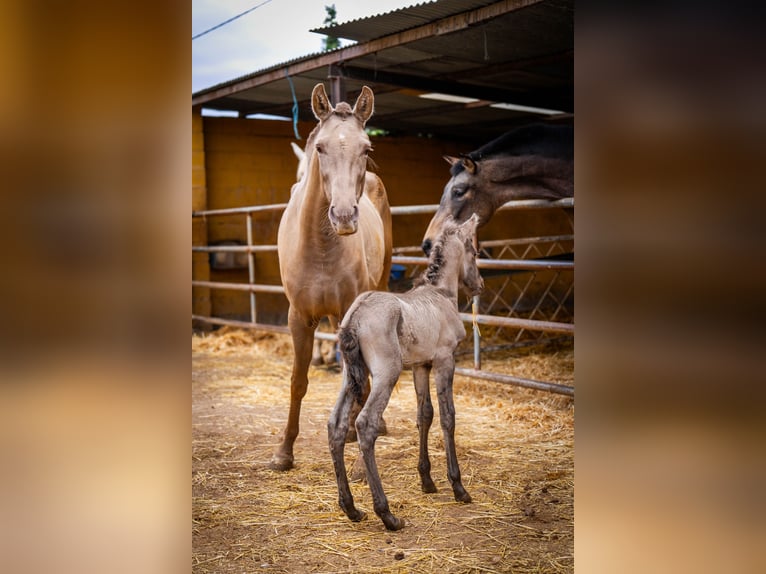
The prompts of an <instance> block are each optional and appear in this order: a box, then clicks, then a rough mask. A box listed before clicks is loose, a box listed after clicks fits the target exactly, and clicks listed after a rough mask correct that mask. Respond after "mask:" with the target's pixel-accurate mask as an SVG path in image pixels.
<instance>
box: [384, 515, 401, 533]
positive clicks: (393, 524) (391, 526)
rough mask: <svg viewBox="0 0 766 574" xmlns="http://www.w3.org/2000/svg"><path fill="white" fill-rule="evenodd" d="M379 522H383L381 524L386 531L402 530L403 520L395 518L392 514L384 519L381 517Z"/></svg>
mask: <svg viewBox="0 0 766 574" xmlns="http://www.w3.org/2000/svg"><path fill="white" fill-rule="evenodd" d="M381 520H383V524H385V525H386V528H387V529H388V530H401V529H402V528H404V518H397V517H396V516H394V515H393V514H390V515H389V516H387V517H385V518H382V517H381Z"/></svg>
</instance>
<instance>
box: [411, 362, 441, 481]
mask: <svg viewBox="0 0 766 574" xmlns="http://www.w3.org/2000/svg"><path fill="white" fill-rule="evenodd" d="M430 373H431V365H430V364H429V365H417V366H415V367H413V368H412V378H413V380H414V381H415V394H416V395H417V399H418V417H417V424H418V435H419V442H420V456H419V458H418V472H419V473H420V489H421V490H422V491H423V492H436V485H435V484H434V481H433V479H432V478H431V460H430V458H429V457H428V431H429V430H430V428H431V423H432V422H433V420H434V407H433V405H432V404H431V391H430V389H429V388H428V387H429V384H428V377H429V375H430Z"/></svg>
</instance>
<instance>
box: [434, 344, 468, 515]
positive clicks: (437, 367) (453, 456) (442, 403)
mask: <svg viewBox="0 0 766 574" xmlns="http://www.w3.org/2000/svg"><path fill="white" fill-rule="evenodd" d="M434 371H435V372H434V375H435V377H434V378H435V380H436V394H437V396H438V397H439V420H440V422H441V427H442V434H443V435H444V449H445V450H446V452H447V478H448V479H449V481H450V484H451V485H452V492H453V493H454V495H455V500H457V501H458V502H471V495H470V494H468V492H466V490H465V488H464V487H463V483H462V481H461V478H460V467H459V466H458V463H457V453H456V452H455V402H454V400H453V398H452V379H453V377H454V375H455V359H454V357H453V356H452V355H451V354H450V355H449V356H448V357H445V358H442V359H441V360H439V361H438V363H437V362H436V361H435V362H434Z"/></svg>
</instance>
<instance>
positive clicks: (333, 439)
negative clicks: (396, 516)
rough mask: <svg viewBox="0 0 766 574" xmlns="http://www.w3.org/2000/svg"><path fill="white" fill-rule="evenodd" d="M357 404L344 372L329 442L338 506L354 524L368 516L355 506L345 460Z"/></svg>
mask: <svg viewBox="0 0 766 574" xmlns="http://www.w3.org/2000/svg"><path fill="white" fill-rule="evenodd" d="M355 402H356V401H355V400H354V398H353V397H352V396H351V393H349V390H348V387H347V380H346V373H345V370H344V373H343V384H342V385H341V389H340V395H339V396H338V401H337V402H336V403H335V407H334V408H333V410H332V413H330V420H329V421H328V422H327V440H328V442H329V445H330V454H331V455H332V462H333V466H334V467H335V480H336V482H337V483H338V504H339V505H340V507H341V509H342V510H343V512H345V513H346V516H348V517H349V518H350V519H351V520H353V521H354V522H359V521H360V520H362V519H363V518H364V517H365V516H366V514H365V513H364V512H362V511H361V510H357V508H356V507H355V506H354V497H353V495H352V494H351V488H350V487H349V485H348V477H347V475H346V461H345V459H344V454H345V448H346V433H347V432H348V424H349V423H348V421H349V412H350V410H351V406H352V405H353V404H354V403H355Z"/></svg>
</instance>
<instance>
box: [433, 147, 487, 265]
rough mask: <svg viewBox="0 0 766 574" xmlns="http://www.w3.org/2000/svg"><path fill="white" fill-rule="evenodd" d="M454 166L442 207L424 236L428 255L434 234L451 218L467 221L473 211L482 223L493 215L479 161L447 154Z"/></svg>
mask: <svg viewBox="0 0 766 574" xmlns="http://www.w3.org/2000/svg"><path fill="white" fill-rule="evenodd" d="M444 159H445V160H446V161H447V163H449V164H450V165H451V166H452V167H451V168H450V173H451V174H452V177H451V178H450V180H449V181H448V182H447V185H445V186H444V192H443V193H442V197H441V201H440V202H439V208H438V209H437V210H436V213H435V214H434V216H433V219H431V222H430V223H429V224H428V229H427V230H426V233H425V236H424V238H423V245H422V247H423V251H424V252H425V253H426V255H428V252H429V251H430V250H431V245H433V240H434V238H435V237H436V236H437V235H438V234H439V231H440V230H441V229H442V228H443V227H444V225H445V224H446V222H447V221H455V222H457V223H463V222H464V221H466V220H467V219H468V218H469V217H471V214H474V215H476V216H477V218H478V219H477V221H478V222H479V225H484V224H485V223H486V222H487V221H489V219H490V217H492V213H493V205H492V203H491V202H490V201H489V200H488V199H487V198H486V196H485V194H483V193H482V191H481V187H482V186H481V185H479V183H480V179H479V178H480V173H479V172H480V167H479V163H478V162H476V161H474V160H472V159H471V158H469V157H467V156H465V157H462V158H459V157H453V156H448V155H445V156H444Z"/></svg>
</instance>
